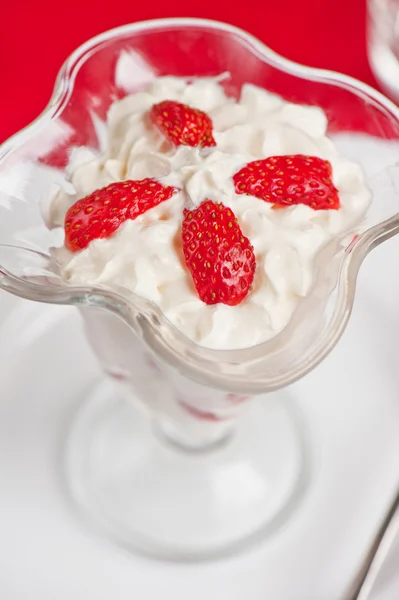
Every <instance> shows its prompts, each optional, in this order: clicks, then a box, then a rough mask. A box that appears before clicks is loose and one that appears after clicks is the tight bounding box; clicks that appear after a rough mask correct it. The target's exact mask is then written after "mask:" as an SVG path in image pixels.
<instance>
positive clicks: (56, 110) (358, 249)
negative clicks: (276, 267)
mask: <svg viewBox="0 0 399 600" xmlns="http://www.w3.org/2000/svg"><path fill="white" fill-rule="evenodd" d="M191 27H195V28H201V27H202V28H207V29H214V30H215V31H220V32H222V33H227V34H231V35H234V36H238V38H240V41H241V43H243V44H245V45H247V46H248V47H249V49H250V50H251V52H253V53H254V54H255V55H256V56H257V57H258V58H259V59H260V60H262V61H264V62H266V63H267V64H270V65H272V66H274V67H275V68H276V69H278V70H280V71H283V72H286V73H288V74H291V75H293V76H297V77H300V78H303V79H307V80H311V81H317V82H319V83H326V84H333V85H336V86H338V87H340V88H343V89H346V90H349V91H352V92H353V93H356V94H357V95H358V96H364V97H365V99H367V101H368V102H370V100H372V101H375V102H376V103H377V104H378V105H379V106H380V107H382V108H384V109H385V110H387V111H388V112H389V114H390V117H391V118H392V119H394V120H396V121H397V123H398V125H399V107H397V106H396V105H395V104H394V103H393V102H392V101H390V100H389V99H388V98H386V97H385V96H384V95H383V94H381V93H380V92H378V91H377V90H375V89H374V88H372V87H371V86H369V85H367V84H365V83H363V82H360V81H358V80H356V79H355V78H353V77H350V76H349V75H342V74H340V73H336V72H334V71H330V70H325V69H317V68H313V67H307V66H304V65H301V64H299V63H296V62H294V61H291V60H289V59H286V58H284V57H282V56H280V55H279V54H277V53H276V52H274V51H273V50H271V49H270V48H269V47H268V46H266V45H265V44H263V43H262V42H261V41H260V40H258V39H257V38H256V37H254V36H253V35H251V34H249V33H247V32H246V31H244V30H242V29H240V28H238V27H235V26H233V25H229V24H226V23H222V22H219V21H213V20H208V19H196V18H168V19H155V20H148V21H141V22H138V23H133V24H129V25H123V26H121V27H117V28H114V29H111V30H109V31H106V32H104V33H102V34H99V35H97V36H95V37H93V38H91V39H90V40H88V41H87V42H85V43H84V44H82V45H81V46H80V47H78V48H77V49H76V50H75V51H74V52H72V54H70V56H69V57H68V58H67V59H66V61H65V62H64V64H63V66H62V67H61V69H60V71H59V73H58V75H57V78H56V82H55V86H54V90H53V93H52V96H51V99H50V101H49V104H48V105H47V107H46V108H45V109H44V111H43V112H42V113H41V114H40V115H39V116H38V117H37V118H36V119H35V120H34V121H33V122H32V123H31V124H29V125H28V126H27V127H25V128H24V129H22V130H21V131H19V132H18V133H16V134H15V135H13V136H12V137H11V138H9V139H8V140H6V141H5V142H4V143H3V144H2V145H1V146H0V161H2V160H3V159H4V158H5V157H6V156H7V155H8V154H9V153H11V152H12V151H13V150H14V149H16V148H18V147H19V146H20V145H22V144H23V143H25V142H27V141H28V140H29V139H31V138H32V137H33V136H34V135H35V134H36V133H37V132H38V131H40V129H42V128H44V127H45V126H46V125H47V124H48V123H49V122H50V121H51V120H52V119H55V118H56V117H57V116H58V115H59V114H61V113H62V110H63V108H64V106H65V105H66V104H67V102H68V100H69V98H70V97H71V95H72V94H73V90H74V80H75V78H76V75H77V73H78V71H79V69H80V67H81V65H82V64H84V62H85V61H86V60H87V59H88V58H89V57H90V56H91V54H92V53H93V52H94V51H95V50H97V49H98V48H99V47H100V46H102V45H106V44H107V43H108V42H110V41H113V40H114V39H115V38H121V37H123V36H124V35H126V36H128V35H132V34H135V33H140V32H145V31H152V32H154V31H156V30H157V29H160V30H162V29H165V28H175V29H182V28H191ZM398 232H399V213H396V214H395V215H393V216H392V217H390V218H389V219H387V220H385V221H383V222H381V223H379V224H377V225H374V226H372V227H370V228H369V229H367V230H366V231H364V232H363V233H361V234H359V236H358V238H357V239H356V241H355V242H354V243H353V244H352V245H351V248H350V252H347V253H345V255H344V258H343V259H342V262H341V265H340V269H339V272H338V275H337V282H336V287H337V300H336V304H335V308H334V311H333V315H332V317H331V318H330V319H329V322H328V325H327V328H326V330H325V332H324V333H323V335H322V336H321V337H319V339H318V341H317V342H316V343H315V344H313V346H312V347H311V352H309V353H305V354H304V357H303V359H302V360H300V361H298V362H297V364H296V365H295V367H294V368H291V369H290V370H289V371H287V372H286V373H278V374H276V375H274V376H273V375H270V374H267V375H266V376H264V377H262V376H261V374H260V373H258V374H257V375H256V376H255V377H253V376H252V379H251V380H248V374H246V373H245V369H244V368H243V369H237V365H241V366H242V367H243V366H244V365H245V364H247V365H250V364H255V363H259V364H261V362H262V358H263V359H265V358H266V357H267V355H268V354H270V353H273V352H275V351H276V350H277V349H278V348H279V347H281V342H282V340H284V338H285V337H286V331H287V330H288V329H290V324H291V323H290V324H288V326H287V327H286V328H284V329H283V330H282V331H281V332H280V333H278V334H277V335H276V336H275V337H273V338H272V339H271V340H269V341H266V342H264V343H262V344H259V345H257V346H253V347H250V348H245V349H241V350H212V349H209V348H205V347H203V346H200V345H198V344H196V343H195V342H192V341H191V340H189V339H188V338H187V337H186V336H185V335H184V334H183V333H181V332H180V331H178V330H177V329H176V328H175V327H174V326H173V325H172V324H171V323H170V322H169V321H168V320H167V319H166V317H165V316H164V315H163V313H162V311H161V310H160V309H159V308H158V307H157V306H156V305H154V304H153V303H152V302H150V301H148V300H145V299H143V298H141V297H137V296H135V295H132V300H131V301H130V299H128V298H126V296H125V295H122V294H120V293H119V292H118V291H115V290H110V289H109V288H108V289H107V288H105V287H99V286H96V287H95V286H84V287H82V286H80V287H79V288H77V287H73V286H68V287H59V288H57V287H54V288H53V289H50V288H46V290H45V289H44V287H43V286H42V285H37V284H34V283H31V284H30V283H27V282H26V280H25V281H24V280H23V279H20V278H18V277H15V276H14V275H13V274H11V273H9V272H7V270H6V269H0V287H2V288H3V289H5V290H7V291H9V292H11V293H13V294H15V295H18V296H21V297H24V298H29V299H32V300H36V301H41V302H48V303H55V304H73V305H79V306H92V307H97V308H104V309H107V310H110V311H111V312H113V313H115V314H117V315H118V316H119V317H121V318H122V319H123V320H124V321H126V322H128V323H129V324H130V325H131V326H132V328H133V329H134V330H135V331H136V332H137V333H138V334H139V335H140V337H142V338H143V339H145V341H146V342H147V344H148V345H149V346H150V347H151V348H152V350H153V351H154V352H156V353H157V354H158V355H160V356H161V357H162V358H163V359H164V360H166V361H167V362H168V363H169V364H171V365H172V366H174V367H175V368H177V369H178V370H179V371H180V372H181V373H182V374H184V375H185V376H188V377H191V378H193V379H195V380H197V381H201V382H203V383H205V384H206V385H212V386H213V387H215V388H219V389H224V390H231V391H239V392H245V393H254V394H256V393H262V392H265V391H273V390H276V389H279V388H281V387H284V386H287V385H289V384H291V383H293V382H295V381H296V380H298V379H300V378H301V377H303V376H304V375H306V374H307V373H308V372H309V371H311V370H312V369H313V368H314V367H316V366H317V365H318V364H319V363H320V362H321V361H322V360H323V359H324V358H325V357H326V356H327V355H328V354H329V352H330V351H331V350H332V349H333V348H334V346H335V345H336V343H337V342H338V340H339V339H340V337H341V336H342V334H343V332H344V330H345V328H346V325H347V323H348V320H349V317H350V314H351V311H352V307H353V302H354V297H355V289H356V280H357V275H358V271H359V268H360V265H361V264H362V262H363V260H364V258H365V257H366V255H367V254H368V252H370V251H371V250H372V249H373V248H375V247H376V246H378V245H379V244H381V243H382V242H383V241H385V240H387V239H389V238H390V237H392V236H393V235H395V234H396V233H398ZM1 275H2V276H1ZM129 298H130V296H129ZM160 325H161V326H165V327H166V328H167V329H168V330H170V331H171V333H172V335H171V336H166V337H165V336H162V335H160V334H159V331H157V327H159V326H160ZM179 345H182V346H183V347H184V349H185V351H184V352H181V351H179V350H178V349H177V348H176V346H179Z"/></svg>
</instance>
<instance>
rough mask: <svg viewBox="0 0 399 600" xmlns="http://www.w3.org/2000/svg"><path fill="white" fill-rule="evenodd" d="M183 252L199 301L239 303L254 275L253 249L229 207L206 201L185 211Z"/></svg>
mask: <svg viewBox="0 0 399 600" xmlns="http://www.w3.org/2000/svg"><path fill="white" fill-rule="evenodd" d="M182 244H183V253H184V257H185V259H186V264H187V267H188V269H189V271H190V273H191V275H192V278H193V281H194V285H195V287H196V289H197V292H198V295H199V297H200V299H201V300H202V301H203V302H205V303H206V304H217V303H218V302H221V303H223V304H229V305H230V306H234V305H235V304H239V303H240V302H241V301H242V300H244V298H245V297H246V296H247V294H248V292H249V290H250V288H251V285H252V282H253V279H254V274H255V268H256V262H255V256H254V252H253V248H252V246H251V244H250V242H249V240H248V238H246V237H245V236H244V235H243V234H242V232H241V229H240V226H239V224H238V222H237V219H236V218H235V215H234V213H233V211H232V210H230V208H227V207H226V206H224V205H223V204H221V203H218V204H216V203H215V202H213V201H212V200H205V202H203V203H202V204H201V205H200V206H199V207H198V208H196V209H195V210H191V211H189V210H187V209H185V210H184V219H183V224H182Z"/></svg>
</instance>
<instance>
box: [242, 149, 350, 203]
mask: <svg viewBox="0 0 399 600" xmlns="http://www.w3.org/2000/svg"><path fill="white" fill-rule="evenodd" d="M233 181H234V184H235V189H236V192H237V194H249V195H251V196H255V197H256V198H260V199H261V200H264V201H265V202H272V203H274V204H277V205H279V206H292V205H293V204H306V205H307V206H310V207H311V208H313V209H314V210H324V209H334V210H336V209H338V208H339V207H340V202H339V196H338V190H337V189H336V188H335V187H334V184H333V181H332V169H331V164H330V163H329V162H328V161H327V160H322V159H321V158H318V157H317V156H304V155H302V154H293V155H291V156H270V157H269V158H265V159H264V160H255V161H254V162H251V163H249V164H247V165H246V166H245V167H244V168H242V169H241V170H240V171H238V173H236V174H235V175H234V177H233Z"/></svg>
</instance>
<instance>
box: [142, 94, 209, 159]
mask: <svg viewBox="0 0 399 600" xmlns="http://www.w3.org/2000/svg"><path fill="white" fill-rule="evenodd" d="M150 118H151V120H152V122H153V123H154V124H155V125H156V126H157V127H158V129H159V130H160V131H161V133H163V135H164V136H165V137H166V138H167V139H168V140H169V141H170V142H172V143H173V144H175V146H180V145H183V146H194V147H195V146H199V147H200V148H206V147H208V146H216V142H215V140H214V139H213V135H212V120H211V119H210V117H208V115H207V114H206V113H204V112H203V111H202V110H198V108H191V106H188V105H187V104H181V103H180V102H175V101H174V100H164V101H163V102H160V103H159V104H154V106H153V107H152V108H151V110H150Z"/></svg>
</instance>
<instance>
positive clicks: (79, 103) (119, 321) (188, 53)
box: [0, 18, 399, 560]
mask: <svg viewBox="0 0 399 600" xmlns="http://www.w3.org/2000/svg"><path fill="white" fill-rule="evenodd" d="M225 72H227V73H228V74H229V77H228V78H226V79H225V80H224V82H223V86H224V89H225V92H226V93H227V94H228V95H230V96H232V97H238V95H239V93H240V90H241V88H242V86H243V85H244V84H246V83H250V84H253V85H256V86H259V87H260V88H264V89H266V90H268V91H269V92H272V93H274V94H277V95H279V96H280V97H282V98H283V99H284V100H287V101H289V102H293V103H297V104H302V105H312V106H317V107H320V108H321V109H322V110H323V111H324V112H325V113H326V115H327V118H328V133H329V135H331V136H334V135H339V136H341V139H346V140H349V141H350V140H351V138H352V137H353V136H357V139H359V140H361V139H366V138H383V139H386V140H390V144H391V151H392V169H391V170H390V169H387V170H386V171H384V172H383V173H380V174H378V176H373V177H369V176H368V173H367V172H366V173H365V179H366V184H367V186H368V187H369V189H370V190H371V192H372V201H371V205H370V207H369V209H368V211H367V214H366V216H365V218H364V220H363V221H362V222H361V223H360V225H357V226H356V229H354V230H348V231H345V232H343V233H340V234H339V235H337V236H335V237H334V239H333V240H332V241H330V242H329V243H328V244H327V245H326V246H325V247H323V249H322V251H320V253H319V254H318V256H317V260H316V261H315V265H314V277H313V284H312V286H311V289H310V291H309V293H308V294H307V295H306V296H304V297H303V298H301V300H300V301H299V303H298V306H297V307H296V309H295V311H294V314H293V316H292V318H291V319H290V321H289V322H288V324H287V325H286V326H285V327H284V328H283V329H282V331H280V332H279V333H278V334H277V335H275V336H274V337H273V338H272V339H270V340H268V341H265V342H264V343H260V344H257V345H255V346H252V347H245V348H241V349H233V350H230V349H226V350H223V349H222V350H219V349H211V348H207V347H204V346H203V345H200V344H197V343H195V342H194V341H192V340H191V339H189V338H188V337H187V336H186V335H185V334H184V333H183V332H182V331H180V330H179V329H177V328H176V327H175V326H174V325H172V323H171V322H170V321H169V320H168V319H167V318H166V317H165V315H164V314H163V313H162V311H161V310H160V308H159V307H158V306H157V305H156V304H154V303H153V302H150V301H148V300H146V299H145V298H143V297H140V296H139V295H134V294H129V295H127V294H126V293H125V290H124V289H123V287H118V286H108V285H104V284H96V285H93V284H79V285H77V284H76V283H73V282H71V281H68V280H66V279H65V278H64V277H63V276H62V274H61V273H60V270H59V266H58V264H57V261H56V259H55V257H54V255H53V254H51V253H50V248H52V247H54V246H57V245H58V246H59V245H60V244H62V243H63V231H60V230H57V229H55V230H50V229H48V228H47V227H46V224H45V222H44V220H43V216H42V215H43V212H45V209H44V207H45V204H46V202H48V201H49V198H51V197H52V194H53V188H54V186H56V185H63V183H64V182H65V181H66V180H67V179H68V157H69V156H70V153H71V151H72V150H73V149H74V148H76V147H85V148H90V149H92V150H94V151H96V150H98V151H99V150H100V149H101V148H102V147H103V143H104V140H103V136H104V122H105V119H106V115H107V111H108V109H109V107H110V106H111V104H112V103H113V102H114V101H115V100H117V99H120V98H122V97H123V96H125V95H127V94H128V93H134V92H137V91H140V90H142V89H143V88H144V87H145V86H146V85H147V84H148V83H149V82H151V81H153V80H155V79H156V78H158V77H161V76H176V77H217V76H220V74H221V73H225ZM398 137H399V109H398V108H397V107H396V106H395V105H394V104H392V103H391V102H390V101H389V100H387V99H386V98H384V97H383V96H382V95H381V94H380V93H378V92H377V91H375V90H373V89H371V88H370V87H368V86H367V85H365V84H363V83H360V82H357V81H355V80H354V79H352V78H350V77H347V76H344V75H339V74H336V73H333V72H329V71H322V70H316V69H312V68H308V67H304V66H300V65H297V64H295V63H293V62H291V61H288V60H285V59H283V58H282V57H280V56H278V55H277V54H275V53H274V52H273V51H272V50H270V49H269V48H267V47H266V46H264V45H263V44H262V43H261V42H260V41H258V40H257V39H255V38H254V37H252V36H251V35H249V34H247V33H245V32H244V31H241V30H240V29H237V28H235V27H232V26H230V25H226V24H223V23H217V22H212V21H206V20H201V19H177V18H176V19H161V20H156V21H148V22H143V23H135V24H132V25H127V26H123V27H120V28H117V29H114V30H112V31H109V32H106V33H104V34H102V35H99V36H97V37H95V38H93V39H92V40H90V41H88V42H87V43H85V44H84V45H83V46H81V47H80V48H79V49H78V50H76V51H75V52H74V53H73V54H72V55H71V56H70V57H69V58H68V59H67V61H66V62H65V64H64V66H63V67H62V69H61V71H60V73H59V75H58V78H57V81H56V84H55V89H54V92H53V96H52V98H51V100H50V103H49V105H48V107H47V108H46V109H45V111H44V112H43V114H42V115H40V116H39V117H38V118H37V120H36V121H35V122H33V123H32V124H31V125H29V126H28V127H27V128H26V129H24V130H23V131H21V132H20V133H18V134H16V135H15V136H13V137H12V138H11V139H10V140H8V141H7V142H6V143H4V144H3V145H2V146H1V148H0V215H1V219H0V287H1V288H2V289H3V290H5V291H8V292H10V293H12V294H15V295H16V296H20V297H22V298H26V299H28V300H33V301H38V302H45V303H50V304H65V305H74V306H76V308H77V309H78V310H79V312H80V313H81V316H82V320H83V326H84V329H85V332H86V335H87V339H88V342H89V344H90V345H91V347H92V349H93V352H94V353H95V354H96V356H97V357H98V360H99V363H100V365H101V367H102V370H103V372H104V374H105V377H104V379H103V380H102V381H101V382H99V383H98V385H97V386H96V387H95V388H94V389H93V390H92V391H91V393H90V394H89V395H88V396H86V397H84V398H82V402H81V403H80V408H79V410H78V412H77V414H76V416H75V418H74V421H73V424H72V426H71V428H70V431H69V435H68V439H67V443H66V448H65V453H64V476H65V478H66V484H67V489H68V493H69V495H70V498H71V499H72V500H73V502H74V505H75V507H76V509H77V510H79V511H80V513H81V514H83V515H84V517H85V519H86V520H87V521H90V522H91V523H92V524H93V525H95V526H96V527H97V529H98V530H100V531H101V532H103V533H104V534H105V535H107V536H108V537H109V538H111V539H113V540H114V541H116V542H117V543H119V544H120V545H122V546H124V547H125V548H128V549H131V550H134V551H139V552H142V553H145V554H149V555H152V556H156V557H162V558H166V559H178V560H199V559H211V558H215V557H219V556H224V555H227V554H230V553H234V552H237V551H241V550H242V549H245V548H246V547H247V545H248V544H249V543H252V542H254V541H255V540H258V539H263V538H265V537H266V536H267V535H271V534H272V533H273V532H275V531H276V530H277V529H278V528H279V527H281V526H282V525H283V524H284V523H286V522H287V521H288V520H289V518H290V516H291V515H292V514H293V513H294V511H295V510H296V508H297V507H298V506H299V505H300V502H301V500H302V499H303V498H304V495H305V492H306V489H307V487H308V485H309V482H310V481H311V477H312V468H311V467H312V461H311V456H312V452H311V448H309V438H308V435H307V431H306V420H305V419H304V417H303V415H302V414H301V412H300V407H298V406H297V404H296V402H295V401H294V398H293V397H292V396H293V392H292V388H290V387H289V386H290V385H291V384H292V383H294V382H295V381H296V380H298V379H299V378H301V377H303V376H304V375H306V374H307V373H309V372H310V371H311V370H312V369H314V368H315V367H317V365H318V364H319V363H320V361H322V360H323V359H324V358H325V357H326V356H327V355H328V353H329V352H330V351H331V350H332V349H333V348H334V346H335V344H336V343H337V342H338V340H339V338H340V337H341V335H342V333H343V331H344V329H345V327H346V324H347V322H348V319H349V316H350V313H351V310H352V305H353V301H354V294H355V286H356V278H357V273H358V270H359V268H360V265H361V264H362V262H363V259H364V258H365V257H366V255H367V254H368V252H369V251H370V250H371V249H372V248H374V247H375V246H377V245H378V244H380V243H381V242H383V241H384V240H386V239H388V238H389V237H391V236H392V235H394V234H396V233H397V231H398V230H399V214H398V212H397V211H398V208H397V206H398V202H397V199H396V191H395V173H396V171H395V167H394V165H395V163H396V161H397V160H398V158H399V144H398V143H397V141H396V140H397V139H398ZM345 147H346V146H345V145H344V144H343V145H342V148H341V150H340V151H341V152H342V153H343V154H345ZM54 351H55V352H56V348H55V349H54ZM326 385H327V382H326ZM322 401H323V399H322V397H321V398H320V402H322Z"/></svg>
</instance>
